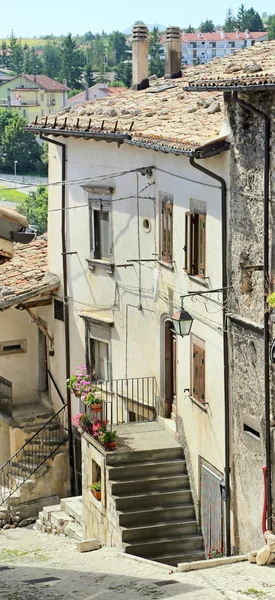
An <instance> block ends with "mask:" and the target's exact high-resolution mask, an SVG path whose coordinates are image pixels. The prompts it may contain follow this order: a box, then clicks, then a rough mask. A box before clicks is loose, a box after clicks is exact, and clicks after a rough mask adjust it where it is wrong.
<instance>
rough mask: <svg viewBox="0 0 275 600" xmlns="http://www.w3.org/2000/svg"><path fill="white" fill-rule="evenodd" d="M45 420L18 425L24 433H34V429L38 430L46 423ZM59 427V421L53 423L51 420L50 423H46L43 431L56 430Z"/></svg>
mask: <svg viewBox="0 0 275 600" xmlns="http://www.w3.org/2000/svg"><path fill="white" fill-rule="evenodd" d="M47 422H48V421H41V422H37V423H31V424H30V425H23V426H22V427H20V429H23V431H24V432H26V433H36V431H39V429H41V427H43V426H44V425H46V424H47ZM60 427H61V425H60V423H59V422H58V423H55V422H54V421H53V422H52V423H50V424H49V425H47V428H46V430H45V431H58V429H60Z"/></svg>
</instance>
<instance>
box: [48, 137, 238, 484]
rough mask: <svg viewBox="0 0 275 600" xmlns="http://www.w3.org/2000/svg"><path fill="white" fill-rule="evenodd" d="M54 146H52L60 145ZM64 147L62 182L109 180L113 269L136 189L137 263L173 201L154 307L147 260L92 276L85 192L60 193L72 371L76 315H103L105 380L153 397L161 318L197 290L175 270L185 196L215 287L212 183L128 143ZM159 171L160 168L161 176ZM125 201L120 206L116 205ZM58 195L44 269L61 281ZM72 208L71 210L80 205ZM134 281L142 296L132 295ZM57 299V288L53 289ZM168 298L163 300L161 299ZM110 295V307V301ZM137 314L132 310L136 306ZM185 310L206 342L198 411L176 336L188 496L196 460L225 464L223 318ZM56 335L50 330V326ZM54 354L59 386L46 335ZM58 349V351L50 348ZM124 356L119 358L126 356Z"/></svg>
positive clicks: (79, 332)
mask: <svg viewBox="0 0 275 600" xmlns="http://www.w3.org/2000/svg"><path fill="white" fill-rule="evenodd" d="M60 141H61V139H60ZM62 141H65V143H66V177H67V179H68V180H75V179H77V180H79V179H86V180H88V181H90V182H91V183H92V182H94V181H95V177H97V176H98V175H108V178H107V179H106V180H104V181H103V182H101V185H109V186H112V187H114V194H113V200H114V202H113V212H112V220H113V240H114V262H115V265H119V264H124V263H126V262H127V260H130V259H138V256H139V255H138V231H137V222H138V221H137V201H136V190H137V184H138V187H139V190H142V188H144V187H145V186H147V185H148V184H152V185H150V186H149V187H147V188H146V190H144V191H143V192H140V201H139V211H140V223H139V225H140V256H141V258H150V259H152V258H153V257H154V254H155V253H156V252H158V250H159V220H160V211H159V192H168V193H170V194H173V201H174V231H173V242H174V251H173V254H174V260H175V263H174V269H173V270H171V269H169V268H167V266H162V265H158V264H157V268H158V270H159V287H160V291H161V293H160V295H159V297H158V299H157V301H156V302H154V300H153V294H152V284H153V273H154V271H153V268H154V263H142V264H141V267H140V274H139V267H138V263H133V266H131V267H128V268H126V269H125V268H119V267H117V266H116V267H115V271H114V275H113V276H110V275H109V274H108V273H107V272H106V271H105V270H103V269H102V268H101V267H96V268H95V270H94V271H93V272H90V271H89V269H88V265H87V261H86V259H87V258H88V257H89V215H88V207H87V202H88V193H87V192H86V191H85V190H83V189H82V188H81V186H80V185H73V184H72V185H68V186H67V200H66V201H67V207H68V208H70V210H68V211H67V213H66V219H67V252H77V255H75V254H73V255H70V256H68V259H67V260H68V277H69V296H70V303H69V310H70V342H71V368H72V369H73V368H75V367H76V366H78V365H81V364H83V363H84V362H85V328H84V322H83V319H82V318H81V316H80V313H81V311H85V310H86V311H87V310H88V311H91V313H93V314H97V315H99V314H100V315H102V316H103V317H108V318H112V319H113V320H114V327H113V328H112V333H111V335H112V342H111V367H112V377H113V378H120V377H126V376H128V377H141V376H156V379H157V383H158V388H159V391H160V393H162V389H161V387H162V386H161V380H162V375H163V361H162V360H161V344H162V337H161V317H162V315H163V314H165V313H166V314H170V315H172V314H173V313H174V312H175V311H176V309H177V308H178V307H179V306H180V295H181V294H184V293H187V292H188V291H190V290H195V291H205V289H207V288H205V286H203V285H202V282H201V281H200V280H199V279H194V280H190V279H189V278H188V276H187V275H186V274H185V272H184V270H183V264H184V252H183V246H184V228H185V211H187V210H189V208H190V199H191V198H193V199H195V200H197V201H203V202H206V203H207V217H206V219H207V226H206V227H207V230H206V240H207V241H206V275H207V280H206V283H207V284H208V285H209V287H210V288H213V289H214V288H219V287H221V285H222V263H221V260H222V256H221V198H220V189H219V186H218V185H217V184H216V182H213V180H211V179H210V178H209V177H206V176H204V175H202V174H200V173H198V171H196V170H195V169H193V168H192V167H191V166H190V164H189V160H188V159H187V158H186V157H176V156H173V155H171V154H170V155H165V154H162V153H160V152H158V153H156V152H153V151H149V150H145V149H138V148H135V147H130V146H127V145H124V146H121V147H120V149H118V148H117V146H116V145H115V144H108V145H107V144H106V143H104V142H97V143H96V142H93V141H84V140H81V139H80V140H74V139H72V138H70V139H67V140H62ZM49 149H50V171H49V178H50V181H58V180H60V176H61V175H60V173H61V150H60V149H58V148H56V147H54V146H51V145H50V144H49ZM227 160H228V157H227V155H226V154H225V153H224V154H223V155H220V156H218V157H216V158H212V159H208V160H205V161H204V162H203V164H204V166H205V167H207V168H209V169H212V170H213V171H215V172H217V173H219V174H220V175H221V174H226V173H227V170H228V165H227ZM144 166H156V167H158V169H159V170H158V169H156V170H153V176H152V177H151V178H150V179H148V178H147V177H146V176H145V177H143V176H142V175H140V174H139V175H138V181H137V176H136V173H135V172H134V173H128V174H126V175H124V176H120V177H117V178H115V177H112V175H111V174H112V173H116V172H121V171H128V170H131V169H136V168H137V167H144ZM160 169H162V170H164V171H165V173H164V172H162V171H161V170H160ZM128 196H133V197H132V198H130V199H128V200H120V199H121V198H125V197H128ZM60 203H61V189H60V187H57V186H56V187H50V198H49V208H50V213H49V269H50V270H51V271H52V272H55V273H57V274H58V275H59V276H60V278H61V279H62V257H61V241H60V212H51V210H52V209H56V208H60ZM79 207H80V208H79ZM144 218H149V219H150V220H151V231H150V233H145V232H144V230H143V227H142V222H143V219H144ZM139 276H140V277H141V294H140V293H139ZM60 294H62V290H61V291H60ZM168 297H169V300H168V299H167V298H168ZM115 298H116V302H114V300H115ZM140 299H141V303H142V309H141V310H139V308H138V307H139V303H140ZM216 299H217V297H216ZM185 307H186V309H188V311H189V312H190V313H191V314H192V315H193V316H194V318H195V321H194V324H193V333H195V334H196V335H197V336H198V337H200V338H202V339H203V340H204V341H205V344H206V401H207V402H208V403H209V404H208V406H207V413H205V412H203V411H202V410H201V409H200V408H199V407H197V406H196V405H195V404H193V403H192V401H191V399H190V398H189V396H188V395H186V394H184V389H185V388H189V387H190V338H186V339H184V340H182V339H179V338H178V339H177V375H178V378H177V405H178V414H179V416H180V417H181V418H182V420H183V423H184V428H185V434H186V438H187V442H188V445H189V448H190V457H191V462H192V469H193V473H194V478H195V484H196V488H197V490H198V489H199V468H198V462H199V458H198V457H199V456H202V457H203V458H204V459H205V460H207V461H208V462H209V463H211V464H212V465H213V466H215V467H216V468H217V469H218V470H220V471H223V467H224V433H223V431H224V408H223V406H224V398H223V359H222V331H221V328H222V311H221V307H219V306H217V305H214V304H211V303H209V302H206V303H204V302H202V301H201V300H198V301H197V302H196V303H193V302H191V299H190V298H188V299H187V300H186V301H185ZM53 327H54V328H55V329H56V327H57V325H56V323H55V324H54V325H53ZM55 336H56V340H57V346H56V349H57V351H56V354H55V357H54V358H53V359H51V368H52V369H53V370H54V372H55V373H56V376H57V378H58V381H59V385H60V387H61V388H63V389H64V385H65V384H64V358H63V357H62V348H63V352H64V346H63V347H62V346H61V344H62V343H63V338H61V337H60V336H59V334H58V333H56V332H55ZM59 344H60V352H59V351H58V347H59ZM126 349H127V354H126ZM73 411H74V412H78V403H77V401H76V400H75V399H74V400H73Z"/></svg>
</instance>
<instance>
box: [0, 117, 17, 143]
mask: <svg viewBox="0 0 275 600" xmlns="http://www.w3.org/2000/svg"><path fill="white" fill-rule="evenodd" d="M16 114H17V113H16V112H15V111H14V112H13V111H11V110H7V109H6V108H0V147H1V144H2V137H3V135H4V131H5V127H6V126H7V125H9V124H10V123H11V122H12V121H13V119H14V116H15V115H16Z"/></svg>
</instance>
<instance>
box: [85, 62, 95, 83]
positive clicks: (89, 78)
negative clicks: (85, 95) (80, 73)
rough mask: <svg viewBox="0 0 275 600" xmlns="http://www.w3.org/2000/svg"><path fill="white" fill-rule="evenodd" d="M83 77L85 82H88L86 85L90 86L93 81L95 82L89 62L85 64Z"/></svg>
mask: <svg viewBox="0 0 275 600" xmlns="http://www.w3.org/2000/svg"><path fill="white" fill-rule="evenodd" d="M84 79H85V82H86V83H87V84H88V87H92V85H95V83H96V78H95V77H94V74H93V68H92V65H90V64H87V65H86V66H85V69H84Z"/></svg>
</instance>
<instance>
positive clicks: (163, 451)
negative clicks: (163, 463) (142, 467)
mask: <svg viewBox="0 0 275 600" xmlns="http://www.w3.org/2000/svg"><path fill="white" fill-rule="evenodd" d="M177 458H184V454H183V449H182V448H181V446H174V447H172V448H158V449H157V450H155V449H154V450H137V451H135V452H124V451H121V452H120V451H118V452H113V453H111V452H109V453H107V455H106V464H107V465H108V466H109V465H119V466H123V465H129V464H132V463H137V462H138V463H144V462H152V461H156V462H159V461H160V460H176V459H177Z"/></svg>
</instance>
